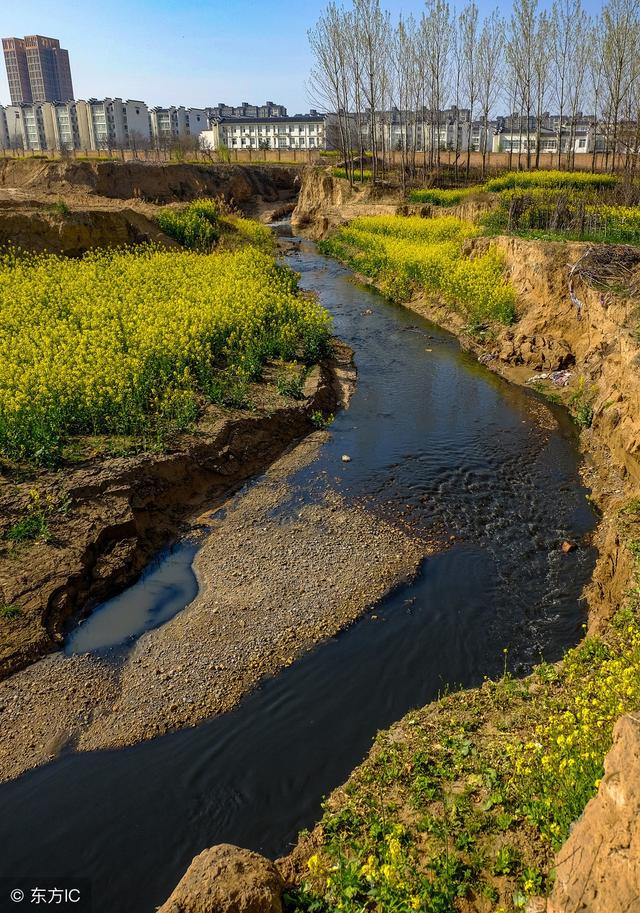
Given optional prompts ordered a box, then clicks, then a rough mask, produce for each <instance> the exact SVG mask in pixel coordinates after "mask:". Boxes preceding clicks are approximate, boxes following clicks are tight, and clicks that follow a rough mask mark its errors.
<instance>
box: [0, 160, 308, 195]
mask: <svg viewBox="0 0 640 913" xmlns="http://www.w3.org/2000/svg"><path fill="white" fill-rule="evenodd" d="M300 172H301V167H298V166H280V165H221V164H212V165H196V164H193V165H191V164H159V163H158V164H156V163H153V162H118V161H102V162H100V161H78V160H73V159H72V160H70V161H42V160H38V159H5V160H4V161H2V162H0V190H4V191H6V190H8V189H13V190H19V191H22V192H28V193H29V194H31V195H32V196H33V195H36V196H38V195H42V194H45V195H49V196H52V195H53V196H62V197H65V198H67V197H69V196H74V195H80V196H87V195H88V196H100V197H106V198H108V199H119V200H133V199H137V200H143V201H146V202H150V203H175V202H182V201H188V200H195V199H197V198H198V197H202V196H212V197H217V196H221V197H224V199H225V200H227V201H233V202H234V203H235V204H236V205H240V206H242V205H243V204H245V203H248V202H251V201H256V200H258V199H262V200H268V201H270V202H276V201H278V200H279V199H280V195H281V193H282V192H291V191H296V190H297V182H296V178H298V176H299V174H300Z"/></svg>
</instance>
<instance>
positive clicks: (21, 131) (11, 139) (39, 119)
mask: <svg viewBox="0 0 640 913" xmlns="http://www.w3.org/2000/svg"><path fill="white" fill-rule="evenodd" d="M42 109H43V106H42V105H28V104H23V105H7V107H6V108H5V109H4V112H5V117H6V124H7V140H8V142H7V148H9V149H32V150H34V151H35V152H41V151H42V150H44V149H46V148H47V140H46V136H45V130H44V113H43V110H42Z"/></svg>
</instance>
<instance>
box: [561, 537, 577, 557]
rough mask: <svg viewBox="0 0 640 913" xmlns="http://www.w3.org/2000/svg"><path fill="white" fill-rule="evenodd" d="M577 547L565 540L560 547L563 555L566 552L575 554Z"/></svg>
mask: <svg viewBox="0 0 640 913" xmlns="http://www.w3.org/2000/svg"><path fill="white" fill-rule="evenodd" d="M577 547H578V546H577V545H576V544H575V542H569V540H568V539H565V540H564V542H563V543H562V545H561V548H562V551H563V552H564V553H565V555H566V554H567V552H575V550H576V549H577Z"/></svg>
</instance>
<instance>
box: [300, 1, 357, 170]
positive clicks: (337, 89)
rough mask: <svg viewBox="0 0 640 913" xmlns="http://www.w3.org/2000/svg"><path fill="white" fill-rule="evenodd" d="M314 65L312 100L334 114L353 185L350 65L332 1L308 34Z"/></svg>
mask: <svg viewBox="0 0 640 913" xmlns="http://www.w3.org/2000/svg"><path fill="white" fill-rule="evenodd" d="M308 36H309V44H310V45H311V52H312V54H313V56H314V65H313V68H312V70H311V74H310V76H309V87H310V92H311V94H312V97H313V98H314V99H315V100H316V102H317V104H318V106H319V107H321V108H324V109H325V110H326V111H333V112H335V116H336V118H337V122H338V134H339V144H340V150H341V153H342V157H343V159H344V166H345V169H346V172H347V176H348V178H349V181H350V182H351V183H352V184H353V155H352V142H351V140H352V130H351V123H350V112H349V79H348V73H349V65H348V49H347V45H346V41H345V29H344V14H343V11H342V9H340V8H339V7H338V6H337V5H336V4H335V3H333V2H331V3H329V5H328V6H327V8H326V10H325V12H324V13H323V14H322V16H321V17H320V19H319V20H318V22H317V23H316V26H315V28H313V29H310V30H309V32H308Z"/></svg>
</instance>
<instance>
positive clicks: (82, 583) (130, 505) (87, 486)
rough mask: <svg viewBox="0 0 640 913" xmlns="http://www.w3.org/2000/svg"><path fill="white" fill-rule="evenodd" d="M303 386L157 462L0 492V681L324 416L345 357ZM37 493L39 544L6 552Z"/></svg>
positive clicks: (137, 459) (221, 415)
mask: <svg viewBox="0 0 640 913" xmlns="http://www.w3.org/2000/svg"><path fill="white" fill-rule="evenodd" d="M335 351H336V355H335V358H334V359H333V360H331V361H329V362H327V363H325V364H323V365H321V366H319V367H317V368H315V369H314V370H313V371H312V372H311V373H310V375H309V377H308V378H307V381H306V388H305V394H306V398H305V399H304V400H302V401H300V402H295V401H292V400H290V399H286V398H284V397H282V396H279V395H278V394H277V393H276V392H275V390H274V388H273V386H272V385H271V384H269V383H265V384H260V385H256V386H255V389H254V390H253V391H252V395H253V398H254V402H255V409H254V410H252V411H248V410H247V411H244V412H243V411H236V412H233V411H230V410H228V409H227V410H224V409H220V408H216V407H213V406H212V407H209V408H208V409H207V411H206V413H205V414H204V416H203V417H202V419H201V421H200V423H199V425H198V429H197V432H196V433H194V434H190V435H183V436H181V437H180V438H179V439H178V440H177V441H176V442H175V443H174V445H173V446H172V447H171V448H170V449H169V450H168V451H167V452H164V453H161V454H154V453H143V454H139V455H134V456H122V457H112V456H99V457H96V458H93V459H87V460H86V461H84V462H83V463H81V464H80V465H78V466H77V467H76V468H73V467H68V468H67V469H66V470H65V471H64V472H53V473H52V472H41V473H39V474H38V475H36V476H35V477H34V476H31V477H29V478H28V479H26V480H23V481H21V480H20V479H19V477H18V478H11V477H9V478H5V480H4V482H3V484H2V487H1V488H0V516H1V518H2V519H1V521H0V530H1V533H2V541H3V543H4V545H3V547H2V552H1V553H0V593H1V594H2V595H1V599H2V604H3V605H5V606H11V607H13V608H14V609H16V614H15V616H13V615H11V614H10V613H5V615H3V616H2V617H0V677H4V676H6V675H9V674H11V673H12V672H15V671H16V670H18V669H20V668H23V667H24V666H25V665H27V664H28V663H30V662H33V661H34V660H35V659H37V658H38V657H40V656H42V655H43V654H45V653H48V652H51V651H52V650H55V649H57V647H58V646H59V644H60V642H61V639H62V630H63V627H64V624H65V622H66V621H67V620H68V619H69V618H70V617H71V616H76V615H78V614H79V613H80V612H82V613H84V614H87V613H88V612H89V611H90V610H91V608H92V607H93V606H94V605H96V604H97V603H98V602H100V601H102V600H104V599H105V598H107V597H108V596H110V595H111V594H113V593H114V592H115V591H117V590H118V589H122V588H123V587H124V586H126V585H127V584H129V583H131V582H132V581H133V580H134V579H135V578H136V577H137V576H138V574H139V573H140V571H141V569H142V568H143V567H144V565H145V564H146V563H147V562H148V560H149V558H150V557H151V556H152V555H153V554H154V553H155V552H156V551H157V550H158V549H159V548H160V547H161V546H162V545H163V544H165V543H166V542H168V541H170V540H171V539H173V538H175V536H176V533H178V532H179V531H180V525H181V524H183V523H184V522H185V521H187V520H188V519H189V518H190V517H193V516H194V515H195V514H197V513H198V511H199V510H200V509H202V507H203V506H204V505H205V504H206V505H208V506H212V507H215V505H216V504H219V503H221V502H222V501H224V500H225V499H226V498H227V497H228V495H229V493H230V492H231V491H233V490H234V488H236V487H237V486H238V485H239V484H241V483H242V482H243V481H244V480H245V479H247V478H249V477H250V476H252V475H255V474H256V473H257V472H259V471H261V470H263V469H264V468H265V467H266V466H267V465H268V464H269V463H270V462H271V461H272V460H273V459H274V458H275V457H276V456H278V455H279V454H281V453H282V451H283V450H284V449H285V448H286V447H287V446H288V445H289V444H290V443H291V442H292V441H294V440H296V439H297V438H299V437H301V436H302V435H303V434H305V433H308V431H309V430H310V429H311V428H312V425H311V421H310V415H311V414H312V413H313V412H314V411H315V410H320V411H322V412H324V411H331V410H332V409H334V408H335V407H336V405H337V403H338V402H339V400H340V397H341V395H342V394H341V391H340V384H341V383H342V380H341V378H342V377H343V375H344V373H345V371H346V372H347V373H348V372H349V371H350V370H351V369H350V367H349V365H350V352H349V350H348V349H346V347H337V348H336V350H335ZM34 491H35V492H37V496H38V498H39V502H40V503H41V504H49V505H50V506H49V507H48V508H47V526H48V531H49V535H48V537H47V541H36V542H34V543H32V544H29V543H25V544H22V545H17V544H10V543H8V542H7V539H6V536H5V534H6V533H7V531H8V530H9V529H10V528H11V527H12V526H13V525H14V524H15V523H16V522H18V521H20V519H21V518H23V517H24V516H26V515H27V514H28V511H29V508H30V505H31V504H32V501H33V492H34Z"/></svg>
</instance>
